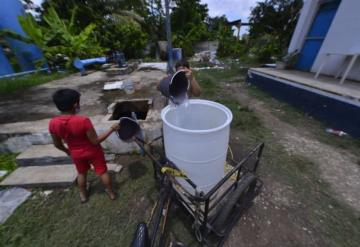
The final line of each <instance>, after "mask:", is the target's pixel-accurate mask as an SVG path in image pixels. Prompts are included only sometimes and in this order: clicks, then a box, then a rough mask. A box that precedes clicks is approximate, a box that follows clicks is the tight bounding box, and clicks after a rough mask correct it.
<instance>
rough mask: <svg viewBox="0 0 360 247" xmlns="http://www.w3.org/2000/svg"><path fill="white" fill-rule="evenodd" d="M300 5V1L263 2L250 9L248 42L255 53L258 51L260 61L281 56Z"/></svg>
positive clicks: (272, 0) (269, 0)
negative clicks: (250, 24)
mask: <svg viewBox="0 0 360 247" xmlns="http://www.w3.org/2000/svg"><path fill="white" fill-rule="evenodd" d="M302 4H303V1H302V0H265V1H263V2H258V3H257V5H256V6H255V7H254V8H253V9H252V11H251V14H250V20H249V21H250V22H251V23H252V26H250V30H249V41H250V45H251V46H252V48H253V49H252V50H253V51H254V52H255V53H256V52H257V51H260V53H261V54H260V57H261V60H263V61H266V60H269V59H270V57H271V56H281V55H282V54H283V53H284V51H285V50H286V49H287V47H288V45H289V42H290V39H291V37H292V34H293V31H294V29H295V26H296V23H297V19H298V16H299V12H300V9H301V7H302ZM266 40H267V41H266ZM271 42H275V44H271ZM264 44H265V47H264ZM266 49H269V50H266ZM266 54H267V55H266ZM255 55H256V54H255Z"/></svg>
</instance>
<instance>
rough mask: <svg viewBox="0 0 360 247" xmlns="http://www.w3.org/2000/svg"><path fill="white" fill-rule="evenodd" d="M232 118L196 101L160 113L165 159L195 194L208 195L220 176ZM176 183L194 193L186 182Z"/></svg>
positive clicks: (222, 108)
mask: <svg viewBox="0 0 360 247" xmlns="http://www.w3.org/2000/svg"><path fill="white" fill-rule="evenodd" d="M186 105H187V106H186ZM232 117H233V116H232V113H231V111H230V110H229V109H228V108H227V107H225V106H224V105H221V104H219V103H216V102H212V101H207V100H199V99H194V100H189V102H188V104H185V105H181V106H178V107H176V108H174V107H172V106H167V107H165V108H164V109H163V110H162V112H161V118H162V120H163V132H164V145H165V153H166V156H167V158H168V159H169V160H170V161H172V162H173V163H174V164H175V165H176V166H177V167H178V168H179V169H181V170H182V171H184V172H185V173H186V175H187V176H188V177H189V178H190V179H191V180H192V181H193V182H194V183H195V184H196V185H197V188H198V190H199V191H203V192H204V193H207V192H209V191H210V190H211V189H212V188H213V187H214V186H215V185H216V184H217V183H218V182H219V181H220V180H221V179H222V178H223V176H224V165H225V160H226V153H227V148H228V142H229V134H230V123H231V121H232ZM178 181H179V182H180V183H181V184H182V186H183V187H184V188H185V189H187V190H188V191H189V192H191V193H194V190H193V189H192V188H191V186H190V185H188V183H187V182H185V181H184V180H183V179H181V178H179V179H178Z"/></svg>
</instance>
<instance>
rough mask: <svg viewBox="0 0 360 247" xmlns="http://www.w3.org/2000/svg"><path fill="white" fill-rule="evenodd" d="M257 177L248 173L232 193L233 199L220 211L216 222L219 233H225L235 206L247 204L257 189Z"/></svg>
mask: <svg viewBox="0 0 360 247" xmlns="http://www.w3.org/2000/svg"><path fill="white" fill-rule="evenodd" d="M256 181H257V180H256V177H255V175H253V174H251V173H248V174H246V175H245V176H244V177H243V178H242V179H241V180H240V181H239V184H238V186H237V188H236V189H235V190H234V192H233V193H232V195H231V197H230V198H229V199H228V200H226V201H225V202H224V205H223V206H222V208H221V209H220V212H219V215H218V216H217V218H216V220H215V222H214V228H215V229H216V231H217V232H219V233H221V234H222V233H223V232H224V228H225V223H226V221H227V220H228V218H229V216H230V214H231V212H232V210H233V208H234V206H235V204H236V203H237V202H240V203H246V199H247V196H249V195H250V194H252V193H253V192H254V190H255V188H256Z"/></svg>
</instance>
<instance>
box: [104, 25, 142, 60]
mask: <svg viewBox="0 0 360 247" xmlns="http://www.w3.org/2000/svg"><path fill="white" fill-rule="evenodd" d="M110 25H111V26H112V27H111V28H109V30H113V32H108V31H106V30H104V33H103V41H102V43H103V44H104V45H106V47H110V48H111V49H112V50H121V51H123V52H124V53H125V56H126V57H127V58H137V57H141V56H142V54H143V51H144V49H145V46H146V44H147V41H148V35H147V34H146V33H145V32H143V31H142V29H141V26H140V25H139V24H138V23H135V22H132V21H130V22H124V23H121V24H110ZM105 29H107V28H106V27H105Z"/></svg>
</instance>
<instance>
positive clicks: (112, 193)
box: [105, 189, 116, 201]
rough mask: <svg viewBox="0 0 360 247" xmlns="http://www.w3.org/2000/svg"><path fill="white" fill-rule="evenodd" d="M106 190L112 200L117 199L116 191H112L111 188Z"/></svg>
mask: <svg viewBox="0 0 360 247" xmlns="http://www.w3.org/2000/svg"><path fill="white" fill-rule="evenodd" d="M105 192H106V194H108V196H109V198H110V200H112V201H113V200H115V199H116V194H115V193H114V191H112V190H111V191H110V190H107V189H106V190H105Z"/></svg>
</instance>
